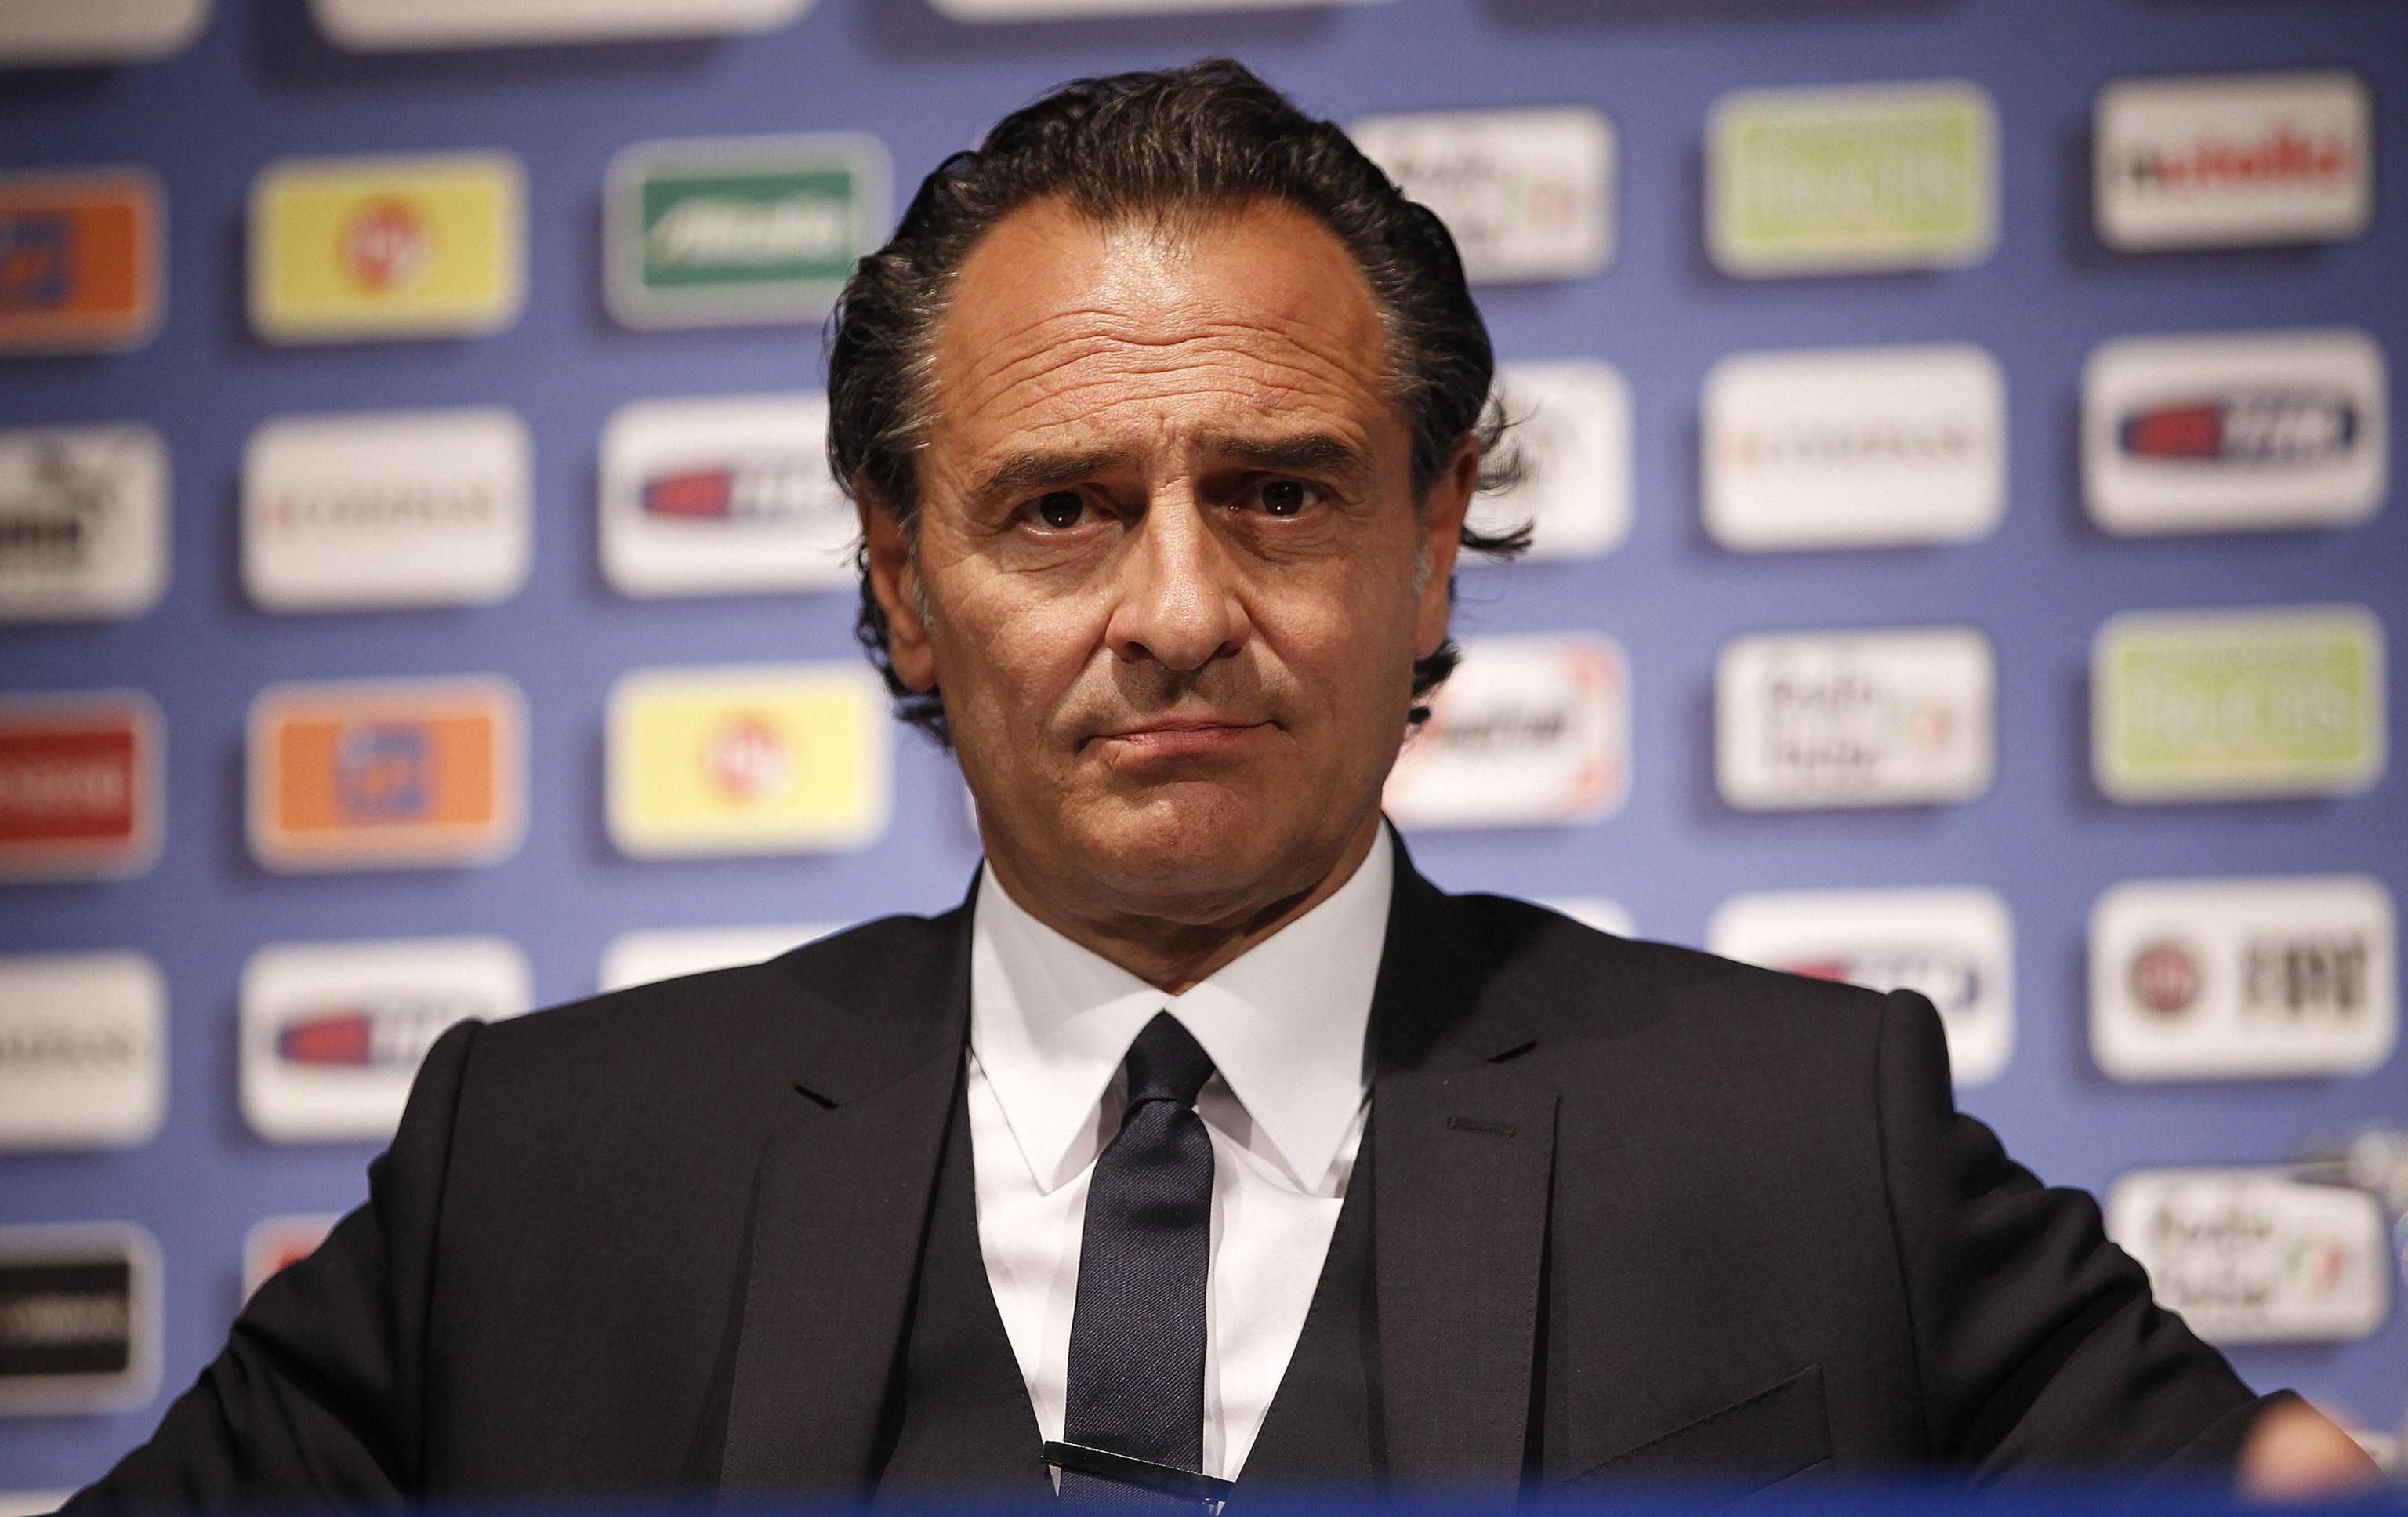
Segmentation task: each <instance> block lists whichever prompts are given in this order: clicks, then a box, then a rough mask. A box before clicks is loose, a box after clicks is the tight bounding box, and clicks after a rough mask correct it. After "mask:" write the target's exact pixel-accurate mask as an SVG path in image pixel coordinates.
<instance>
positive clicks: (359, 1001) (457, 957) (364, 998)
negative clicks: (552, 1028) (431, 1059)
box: [241, 937, 535, 1143]
mask: <svg viewBox="0 0 2408 1517" xmlns="http://www.w3.org/2000/svg"><path fill="white" fill-rule="evenodd" d="M534 999H535V989H534V978H533V975H532V972H531V971H530V970H529V968H528V966H527V960H526V955H525V954H524V953H523V952H520V951H519V948H518V946H517V945H516V944H514V943H511V942H509V940H507V939H505V938H500V937H426V938H395V939H390V940H386V941H381V942H360V943H283V944H279V945H276V946H274V947H271V948H264V949H262V950H260V951H259V952H256V953H254V954H252V955H251V961H250V963H248V964H246V965H245V966H243V972H242V1019H241V1020H242V1033H241V1037H242V1109H243V1115H244V1117H245V1118H246V1120H248V1121H249V1122H250V1123H251V1128H252V1130H253V1131H255V1132H257V1133H258V1134H259V1136H261V1137H262V1138H268V1139H270V1140H271V1141H275V1142H282V1143H311V1142H342V1141H366V1140H370V1139H375V1138H390V1137H391V1136H392V1135H393V1130H394V1123H398V1122H399V1121H400V1120H401V1111H402V1108H403V1106H404V1105H405V1104H406V1103H407V1102H408V1100H409V1085H410V1081H411V1079H412V1078H413V1077H414V1076H415V1075H416V1074H417V1073H418V1066H419V1065H420V1064H421V1063H422V1062H423V1061H424V1059H425V1057H426V1051H427V1050H428V1049H430V1048H432V1047H434V1046H435V1040H436V1039H437V1038H440V1037H442V1036H443V1034H444V1033H445V1032H446V1031H448V1030H450V1029H451V1028H452V1026H454V1025H456V1024H457V1023H462V1022H466V1021H469V1020H472V1019H474V1020H477V1021H483V1022H493V1021H496V1020H499V1019H501V1018H505V1017H514V1016H517V1015H519V1014H520V1013H522V1012H523V1011H525V1010H527V1009H528V1008H529V1007H531V1006H532V1005H533V1004H534Z"/></svg>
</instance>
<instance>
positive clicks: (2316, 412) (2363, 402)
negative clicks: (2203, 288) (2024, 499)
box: [2082, 329, 2391, 535]
mask: <svg viewBox="0 0 2408 1517" xmlns="http://www.w3.org/2000/svg"><path fill="white" fill-rule="evenodd" d="M2082 394H2083V399H2082V408H2083V487H2084V495H2085V499H2086V500H2087V502H2088V504H2089V508H2090V516H2091V520H2093V521H2095V522H2098V523H2099V525H2100V527H2102V528H2103V529H2105V530H2106V531H2109V532H2114V533H2120V534H2125V535H2134V534H2143V533H2158V532H2239V531H2263V530H2271V529H2276V528H2285V527H2323V526H2345V525H2348V524H2349V523H2352V522H2362V521H2365V520H2367V519H2368V518H2370V517H2372V516H2373V515H2374V514H2375V513H2376V512H2377V511H2379V510H2381V509H2382V508H2383V499H2384V495H2385V494H2386V492H2387V489H2388V487H2389V483H2390V470H2391V464H2390V427H2389V421H2388V416H2389V410H2390V403H2389V383H2388V377H2387V375H2386V366H2385V364H2384V359H2383V350H2382V349H2381V348H2380V347H2378V346H2377V345H2376V344H2375V342H2374V340H2373V339H2372V337H2369V336H2367V335H2366V334H2365V333H2363V332H2356V331H2350V330H2346V329H2333V330H2321V331H2302V332H2257V333H2244V334H2233V335H2229V336H2203V337H2153V338H2123V339H2119V340H2116V341H2114V342H2107V343H2102V344H2100V347H2099V348H2098V350H2097V351H2094V352H2093V353H2092V354H2091V355H2090V361H2089V363H2088V364H2087V365H2085V368H2084V371H2083V387H2082Z"/></svg>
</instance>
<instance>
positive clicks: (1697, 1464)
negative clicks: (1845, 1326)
mask: <svg viewBox="0 0 2408 1517" xmlns="http://www.w3.org/2000/svg"><path fill="white" fill-rule="evenodd" d="M1830 1460H1831V1433H1830V1426H1829V1424H1828V1421H1827V1420H1826V1418H1825V1415H1824V1410H1823V1367H1822V1366H1820V1365H1808V1366H1807V1367H1805V1368H1803V1369H1801V1370H1799V1371H1798V1373H1796V1374H1794V1375H1792V1376H1790V1377H1789V1378H1788V1379H1786V1380H1784V1381H1780V1382H1778V1383H1777V1384H1773V1385H1768V1386H1766V1387H1765V1388H1764V1389H1763V1390H1761V1391H1758V1392H1756V1394H1755V1395H1747V1396H1742V1397H1741V1398H1740V1399H1739V1400H1737V1401H1734V1402H1732V1403H1731V1404H1730V1405H1729V1406H1727V1407H1725V1408H1723V1409H1722V1410H1720V1411H1713V1412H1708V1413H1707V1414H1706V1415H1705V1416H1703V1417H1700V1418H1699V1419H1698V1420H1697V1421H1695V1422H1692V1423H1685V1424H1682V1425H1681V1426H1679V1427H1675V1428H1673V1429H1671V1430H1670V1432H1666V1433H1660V1434H1658V1435H1656V1437H1654V1438H1649V1439H1647V1440H1646V1441H1645V1442H1643V1443H1641V1444H1639V1445H1637V1446H1636V1447H1634V1448H1630V1449H1626V1450H1625V1451H1623V1452H1622V1453H1617V1454H1615V1455H1614V1456H1613V1457H1612V1458H1610V1459H1606V1460H1602V1461H1600V1462H1599V1463H1598V1464H1595V1465H1592V1466H1590V1467H1588V1468H1586V1469H1584V1470H1582V1471H1580V1472H1579V1473H1578V1474H1575V1475H1572V1476H1570V1478H1568V1479H1567V1480H1566V1481H1564V1482H1563V1483H1562V1484H1561V1485H1558V1486H1557V1487H1555V1489H1557V1490H1562V1489H1564V1488H1566V1487H1568V1486H1580V1485H1586V1484H1589V1483H1591V1482H1595V1481H1679V1482H1682V1483H1684V1484H1693V1485H1697V1486H1699V1487H1700V1488H1703V1489H1705V1490H1708V1491H1711V1492H1712V1493H1713V1494H1715V1495H1719V1496H1726V1497H1729V1496H1742V1495H1745V1494H1747V1493H1749V1492H1754V1491H1760V1490H1762V1489H1764V1488H1765V1487H1767V1486H1770V1485H1774V1484H1778V1483H1780V1482H1782V1481H1789V1480H1791V1479H1792V1478H1793V1477H1796V1476H1800V1475H1806V1474H1807V1473H1808V1472H1809V1471H1812V1470H1815V1469H1817V1467H1825V1466H1828V1465H1829V1463H1830ZM1810 1479H1811V1477H1810ZM1798 1483H1799V1484H1804V1483H1807V1481H1798Z"/></svg>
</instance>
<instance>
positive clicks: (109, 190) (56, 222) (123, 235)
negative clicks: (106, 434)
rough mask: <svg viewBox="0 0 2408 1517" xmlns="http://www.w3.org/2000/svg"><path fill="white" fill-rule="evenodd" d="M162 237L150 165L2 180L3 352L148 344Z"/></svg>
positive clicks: (157, 305) (160, 199) (160, 205)
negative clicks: (148, 167) (146, 166)
mask: <svg viewBox="0 0 2408 1517" xmlns="http://www.w3.org/2000/svg"><path fill="white" fill-rule="evenodd" d="M10 8H22V7H10ZM34 8H36V9H43V8H49V7H34ZM5 14H7V10H6V9H0V15H5ZM166 240H167V210H166V195H165V192H164V191H163V190H161V188H160V186H159V179H158V176H157V175H155V174H152V173H151V172H150V170H149V169H147V168H94V169H83V170H74V171H68V172H47V171H46V172H42V173H33V174H9V175H0V353H41V352H92V351H108V350H114V349H124V348H138V347H140V346H141V345H142V344H144V343H146V342H148V341H150V337H151V335H152V334H153V333H155V332H157V331H158V329H159V321H160V316H161V314H162V312H163V310H164V308H165V298H166V297H165V293H164V292H165V281H164V279H163V271H164V269H165V266H166Z"/></svg>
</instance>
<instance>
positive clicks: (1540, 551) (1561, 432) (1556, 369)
mask: <svg viewBox="0 0 2408 1517" xmlns="http://www.w3.org/2000/svg"><path fill="white" fill-rule="evenodd" d="M1497 390H1498V396H1499V397H1500V398H1501V399H1502V400H1503V401H1504V404H1505V414H1506V415H1507V416H1509V417H1511V418H1512V421H1513V423H1514V425H1513V430H1512V434H1511V443H1510V446H1512V447H1514V448H1517V449H1519V450H1520V451H1521V456H1522V470H1523V474H1522V481H1521V483H1520V484H1518V485H1516V486H1515V487H1514V488H1513V489H1512V490H1511V491H1508V492H1507V493H1505V494H1501V495H1498V496H1496V497H1494V498H1493V499H1486V500H1478V501H1474V502H1473V503H1472V508H1471V520H1472V525H1473V526H1475V527H1478V528H1481V529H1483V530H1485V531H1490V532H1497V531H1505V530H1510V529H1512V528H1514V527H1518V526H1521V525H1522V524H1523V523H1525V522H1527V523H1528V524H1529V526H1530V529H1531V530H1530V551H1529V554H1528V556H1529V557H1531V558H1534V559H1539V558H1594V557H1596V556H1597V555H1598V554H1600V553H1608V552H1612V551H1613V550H1614V549H1616V548H1618V547H1620V546H1621V545H1622V540H1623V539H1624V538H1625V537H1628V536H1629V535H1630V385H1629V382H1628V381H1627V380H1626V379H1624V378H1623V377H1622V371H1621V370H1620V369H1617V368H1615V367H1613V365H1609V364H1598V363H1591V362H1587V361H1584V360H1569V361H1565V362H1560V363H1531V364H1504V365H1498V372H1497Z"/></svg>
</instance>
